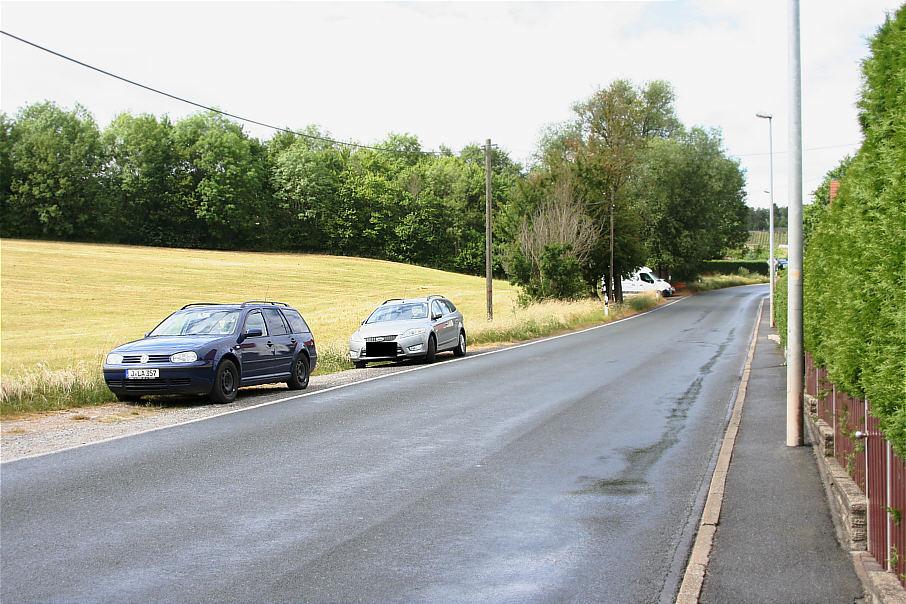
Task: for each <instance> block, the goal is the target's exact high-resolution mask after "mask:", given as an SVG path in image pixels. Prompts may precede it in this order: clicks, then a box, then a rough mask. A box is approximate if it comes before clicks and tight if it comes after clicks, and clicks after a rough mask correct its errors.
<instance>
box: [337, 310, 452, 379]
mask: <svg viewBox="0 0 906 604" xmlns="http://www.w3.org/2000/svg"><path fill="white" fill-rule="evenodd" d="M445 350H452V351H453V354H454V355H455V356H458V357H461V356H463V355H465V354H466V329H465V326H464V325H463V321H462V313H461V312H459V311H458V310H456V306H454V305H453V303H452V302H450V301H449V300H447V299H446V298H444V297H443V296H428V297H427V298H407V299H391V300H386V301H385V302H384V303H383V304H381V305H380V306H378V307H377V308H376V309H374V312H372V313H371V315H369V316H368V318H367V319H365V320H364V321H362V326H361V327H360V328H359V329H357V330H356V331H355V332H354V333H353V334H352V336H351V337H350V338H349V358H350V359H352V362H353V363H354V364H355V366H356V367H359V368H362V367H364V366H365V365H366V364H367V363H369V362H371V361H393V360H397V359H405V358H419V357H420V358H423V359H424V360H425V362H426V363H433V362H434V356H435V355H436V354H437V353H438V352H441V351H445Z"/></svg>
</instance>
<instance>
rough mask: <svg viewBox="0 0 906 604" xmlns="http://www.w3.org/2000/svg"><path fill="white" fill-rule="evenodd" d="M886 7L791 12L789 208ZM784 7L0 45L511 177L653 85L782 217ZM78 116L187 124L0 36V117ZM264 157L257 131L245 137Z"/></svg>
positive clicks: (162, 17)
mask: <svg viewBox="0 0 906 604" xmlns="http://www.w3.org/2000/svg"><path fill="white" fill-rule="evenodd" d="M899 5H900V2H896V1H893V0H858V1H856V0H802V2H801V8H800V12H801V53H802V83H803V94H802V96H803V106H802V123H803V148H804V153H803V164H804V168H803V190H804V191H803V195H804V200H805V201H806V203H808V202H809V201H810V193H811V191H813V190H814V189H815V188H816V187H817V186H818V185H819V184H820V183H821V180H822V179H823V177H824V174H825V173H826V172H827V171H828V170H830V169H831V168H834V167H835V166H836V165H837V164H838V162H839V161H840V160H841V159H842V158H843V157H844V156H845V155H846V154H848V153H849V154H852V153H854V152H855V151H856V150H857V149H858V147H859V143H860V141H861V133H860V131H859V127H858V122H857V110H856V101H857V100H858V96H859V90H860V86H861V71H860V69H861V61H862V60H864V59H865V58H866V57H867V56H868V44H867V40H868V38H869V37H870V36H872V35H873V34H874V33H875V31H876V30H877V28H878V26H879V25H880V24H881V23H882V22H883V21H884V18H885V14H886V13H887V12H892V11H894V10H896V9H897V7H898V6H899ZM787 10H788V2H787V0H757V1H736V0H728V1H726V2H718V1H709V0H703V1H663V2H641V1H639V2H575V3H572V2H570V3H567V2H521V3H520V2H515V3H486V2H416V3H408V2H391V3H383V2H249V1H244V2H224V1H206V2H169V1H154V2H130V1H120V2H79V1H72V2H42V1H36V0H32V1H29V2H15V1H7V0H3V1H2V3H0V29H2V30H3V31H5V32H8V33H10V34H14V35H16V36H19V37H21V38H25V39H27V40H29V41H31V42H34V43H36V44H39V45H41V46H44V47H47V48H49V49H52V50H54V51H56V52H59V53H61V54H65V55H67V56H70V57H73V58H75V59H78V60H80V61H82V62H84V63H88V64H91V65H93V66H96V67H99V68H101V69H104V70H106V71H109V72H112V73H115V74H117V75H121V76H123V77H126V78H128V79H131V80H134V81H137V82H140V83H142V84H145V85H147V86H151V87H153V88H157V89H160V90H164V91H166V92H169V93H171V94H174V95H177V96H180V97H184V98H187V99H190V100H192V101H195V102H197V103H200V104H203V105H208V106H216V107H218V108H220V109H222V110H224V111H227V112H229V113H232V114H236V115H240V116H243V117H247V118H250V119H253V120H257V121H261V122H265V123H269V124H273V125H278V126H288V127H290V128H295V129H302V128H304V127H305V126H307V125H309V124H316V125H318V126H319V127H320V128H321V129H322V131H325V132H328V133H329V134H330V135H331V136H332V137H334V138H338V139H342V140H352V141H355V142H359V143H364V144H373V143H375V142H378V141H380V140H382V139H384V138H385V137H386V136H387V135H388V134H389V133H391V132H397V133H409V134H412V135H415V136H417V137H418V138H419V140H420V141H421V143H422V146H423V148H424V149H437V148H438V147H439V146H440V145H445V146H447V147H450V148H452V149H453V150H454V151H456V152H458V151H459V150H461V149H462V147H464V146H465V145H468V144H471V143H483V142H484V141H485V139H488V138H490V139H492V141H493V142H494V143H495V144H497V145H499V146H500V148H502V149H503V150H505V151H507V152H508V153H509V154H510V156H511V157H512V158H513V159H515V160H517V161H519V162H522V163H523V164H527V163H528V162H530V160H531V156H532V154H533V153H534V152H535V150H536V148H537V143H538V140H539V136H540V134H541V132H542V131H543V130H544V128H545V127H546V126H549V125H551V124H555V123H559V122H562V121H565V120H568V119H571V118H572V117H573V112H572V105H573V104H574V103H576V102H578V101H583V100H586V99H587V98H588V97H590V96H591V95H592V94H593V93H594V92H595V91H596V90H598V89H600V88H603V87H606V86H608V85H609V84H610V83H611V82H612V81H613V80H614V79H617V78H628V79H630V80H632V81H633V82H635V83H636V84H643V83H645V82H647V81H650V80H656V79H662V80H667V81H668V82H670V83H671V84H672V86H673V88H674V90H675V92H676V108H677V112H678V115H679V118H680V120H681V121H682V122H683V123H684V124H686V125H687V126H703V127H706V128H719V129H720V130H721V131H722V134H723V140H724V146H725V148H726V150H727V153H728V154H729V155H731V156H733V157H736V158H738V159H739V160H740V162H741V165H742V167H743V169H744V170H745V171H746V178H747V188H746V190H747V193H748V200H747V203H748V204H749V205H751V206H754V207H767V206H768V200H769V196H768V194H767V193H766V192H765V190H766V189H768V188H769V181H770V179H769V154H768V148H769V136H768V122H767V120H761V119H757V118H756V117H755V114H756V113H758V112H767V113H771V114H773V115H774V120H773V132H774V192H775V201H776V202H777V203H778V205H786V203H787V201H786V200H787V199H788V198H789V192H788V188H787V158H788V156H787V153H786V150H787V149H788V148H789V132H788V127H789V120H788V115H789V100H788V99H789V84H788V82H789V75H788V60H787V53H788V21H789V18H788V15H787ZM43 100H51V101H54V102H56V103H57V104H58V105H60V106H62V107H64V108H66V109H71V108H73V107H74V105H75V103H77V102H78V103H81V104H82V105H83V106H84V107H85V108H86V109H88V110H89V111H90V112H91V113H92V114H93V115H94V117H95V119H96V120H97V122H98V124H99V125H100V127H102V128H103V127H105V126H106V125H107V124H108V123H109V122H110V121H111V119H113V117H114V116H116V115H117V114H118V113H120V112H123V111H129V112H131V113H133V114H140V113H151V114H154V115H156V116H162V115H164V114H166V115H169V116H170V118H171V119H174V120H176V119H179V118H181V117H184V116H186V115H189V114H192V113H195V112H196V111H198V109H197V108H196V107H192V106H190V105H186V104H183V103H179V102H177V101H174V100H171V99H168V98H166V97H163V96H160V95H156V94H154V93H151V92H148V91H146V90H142V89H140V88H137V87H134V86H130V85H128V84H125V83H123V82H120V81H117V80H115V79H112V78H110V77H108V76H104V75H101V74H98V73H96V72H93V71H91V70H88V69H86V68H84V67H80V66H78V65H75V64H73V63H70V62H68V61H65V60H63V59H60V58H58V57H55V56H53V55H50V54H48V53H45V52H43V51H41V50H38V49H35V48H33V47H30V46H27V45H25V44H23V43H21V42H19V41H16V40H13V39H11V38H9V37H8V36H0V108H2V111H4V112H6V113H7V114H8V115H10V116H11V115H14V114H15V113H16V112H17V111H18V110H19V109H20V108H22V107H24V106H26V105H29V104H32V103H35V102H40V101H43ZM246 131H247V132H248V133H249V134H251V135H253V136H256V137H258V138H259V139H262V140H265V139H268V138H270V137H271V136H272V134H273V131H271V130H268V129H266V128H262V127H259V126H253V125H246Z"/></svg>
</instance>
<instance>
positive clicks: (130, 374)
mask: <svg viewBox="0 0 906 604" xmlns="http://www.w3.org/2000/svg"><path fill="white" fill-rule="evenodd" d="M159 377H160V369H127V370H126V379H127V380H153V379H157V378H159Z"/></svg>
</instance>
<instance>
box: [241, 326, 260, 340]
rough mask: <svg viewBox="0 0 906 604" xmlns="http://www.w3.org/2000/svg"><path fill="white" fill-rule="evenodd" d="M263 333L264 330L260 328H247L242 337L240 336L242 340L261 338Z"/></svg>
mask: <svg viewBox="0 0 906 604" xmlns="http://www.w3.org/2000/svg"><path fill="white" fill-rule="evenodd" d="M262 335H264V332H263V331H261V330H260V329H258V328H252V329H247V330H246V331H245V333H244V334H242V338H240V340H244V339H246V338H260V337H261V336H262Z"/></svg>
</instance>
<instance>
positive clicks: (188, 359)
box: [170, 350, 198, 363]
mask: <svg viewBox="0 0 906 604" xmlns="http://www.w3.org/2000/svg"><path fill="white" fill-rule="evenodd" d="M197 360H198V355H197V354H195V353H194V352H192V351H191V350H190V351H188V352H177V353H176V354H173V355H170V362H171V363H194V362H195V361H197Z"/></svg>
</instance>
